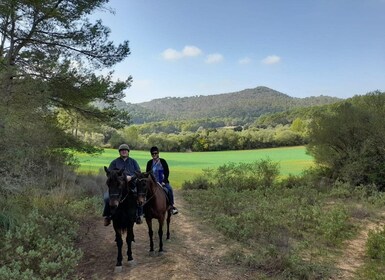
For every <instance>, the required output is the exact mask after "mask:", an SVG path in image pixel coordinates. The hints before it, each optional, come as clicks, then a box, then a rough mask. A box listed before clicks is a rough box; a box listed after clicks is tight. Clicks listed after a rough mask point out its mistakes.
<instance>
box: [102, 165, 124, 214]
mask: <svg viewBox="0 0 385 280" xmlns="http://www.w3.org/2000/svg"><path fill="white" fill-rule="evenodd" d="M104 170H105V171H106V175H107V182H106V184H107V186H108V193H109V196H110V207H111V210H112V211H113V210H114V209H116V208H117V207H118V206H119V204H120V203H121V202H122V200H124V199H125V197H123V194H124V193H126V194H125V195H128V191H127V179H126V178H125V176H124V174H123V171H124V170H123V169H120V170H118V169H113V170H109V169H108V168H107V167H106V166H105V167H104Z"/></svg>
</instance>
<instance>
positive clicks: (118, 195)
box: [107, 176, 129, 206]
mask: <svg viewBox="0 0 385 280" xmlns="http://www.w3.org/2000/svg"><path fill="white" fill-rule="evenodd" d="M121 177H122V176H119V177H117V178H116V181H117V182H118V183H119V184H122V182H121V180H123V184H124V186H123V187H120V186H118V187H117V188H118V189H119V193H112V194H111V193H110V186H108V180H107V186H108V190H109V192H108V193H109V197H110V199H114V198H115V199H116V200H117V201H118V206H119V204H121V203H123V202H124V201H125V200H126V199H127V197H128V195H129V190H128V189H127V188H128V185H127V182H126V181H124V179H123V178H121ZM109 179H110V178H109ZM124 188H126V189H127V193H126V195H125V196H124V197H123V198H122V193H123V190H124Z"/></svg>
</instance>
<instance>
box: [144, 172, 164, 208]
mask: <svg viewBox="0 0 385 280" xmlns="http://www.w3.org/2000/svg"><path fill="white" fill-rule="evenodd" d="M142 180H148V178H143V179H139V181H142ZM156 184H157V185H158V186H159V187H160V188H163V187H162V185H161V184H160V183H158V182H156ZM158 190H159V188H156V190H155V191H154V192H153V193H152V196H150V197H149V198H148V199H146V201H145V202H144V203H143V206H144V205H146V204H147V203H148V202H150V201H151V199H153V198H154V197H155V195H156V193H157V192H158ZM140 194H143V193H140ZM145 196H146V198H147V190H146V193H145Z"/></svg>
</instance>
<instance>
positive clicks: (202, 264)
mask: <svg viewBox="0 0 385 280" xmlns="http://www.w3.org/2000/svg"><path fill="white" fill-rule="evenodd" d="M175 201H176V202H177V206H178V209H179V211H180V213H179V214H177V215H174V216H173V217H172V221H171V240H170V241H166V242H165V244H164V248H165V250H166V252H165V253H164V254H163V255H162V256H150V255H149V254H148V250H149V242H148V234H147V225H146V224H145V223H143V224H141V225H135V227H134V232H135V240H136V242H135V243H133V257H134V259H135V262H136V264H135V265H133V266H129V265H128V263H127V258H126V256H125V262H124V264H123V270H122V272H119V273H117V272H114V268H115V262H116V254H117V249H116V245H115V242H114V231H113V228H112V226H108V227H104V226H103V221H102V218H100V219H94V220H91V221H88V222H87V223H85V224H84V227H83V229H84V232H83V233H82V234H81V236H79V244H78V246H79V247H80V248H81V249H82V250H83V252H84V257H83V258H82V261H81V263H80V264H79V267H78V270H77V272H78V276H79V277H81V278H82V279H85V280H88V279H141V280H143V279H158V280H163V279H168V280H169V279H189V280H190V279H221V280H227V279H229V280H230V279H231V280H236V279H258V278H257V275H256V272H250V271H245V270H243V269H242V268H241V267H239V266H234V265H229V264H227V263H225V261H224V259H223V256H224V255H225V254H226V252H227V251H228V250H229V247H230V246H229V244H227V243H226V240H225V238H224V237H223V236H221V235H220V234H219V233H218V232H213V230H212V229H209V228H205V226H204V225H202V224H201V223H199V221H198V220H196V219H194V218H193V217H192V216H191V215H190V213H189V210H188V209H187V208H186V207H185V203H184V202H183V200H182V198H181V197H180V195H179V194H178V191H175ZM155 230H157V227H156V228H155ZM155 230H154V231H155ZM155 235H156V234H155ZM157 242H158V239H157V235H156V239H155V244H157ZM231 246H235V245H231ZM123 249H124V250H125V247H124V248H123Z"/></svg>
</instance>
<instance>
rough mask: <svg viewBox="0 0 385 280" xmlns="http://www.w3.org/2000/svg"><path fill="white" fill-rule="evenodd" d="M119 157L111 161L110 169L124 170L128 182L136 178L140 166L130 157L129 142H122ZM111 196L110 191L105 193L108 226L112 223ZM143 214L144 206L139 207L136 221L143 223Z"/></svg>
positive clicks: (105, 219)
mask: <svg viewBox="0 0 385 280" xmlns="http://www.w3.org/2000/svg"><path fill="white" fill-rule="evenodd" d="M118 151H119V157H118V158H116V159H114V160H113V161H111V163H110V165H109V167H108V170H113V169H118V170H123V174H124V175H125V176H126V178H127V182H130V181H131V180H133V179H134V175H135V172H140V167H139V164H138V162H137V161H136V160H135V159H133V158H130V157H129V153H130V147H129V146H128V145H127V144H121V145H120V146H119V148H118ZM109 201H110V198H109V194H108V191H107V192H106V193H104V209H103V217H104V225H105V226H108V225H109V224H110V223H111V211H110V204H109ZM142 215H143V207H140V206H138V207H137V216H136V223H137V224H141V223H142V218H141V216H142Z"/></svg>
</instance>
